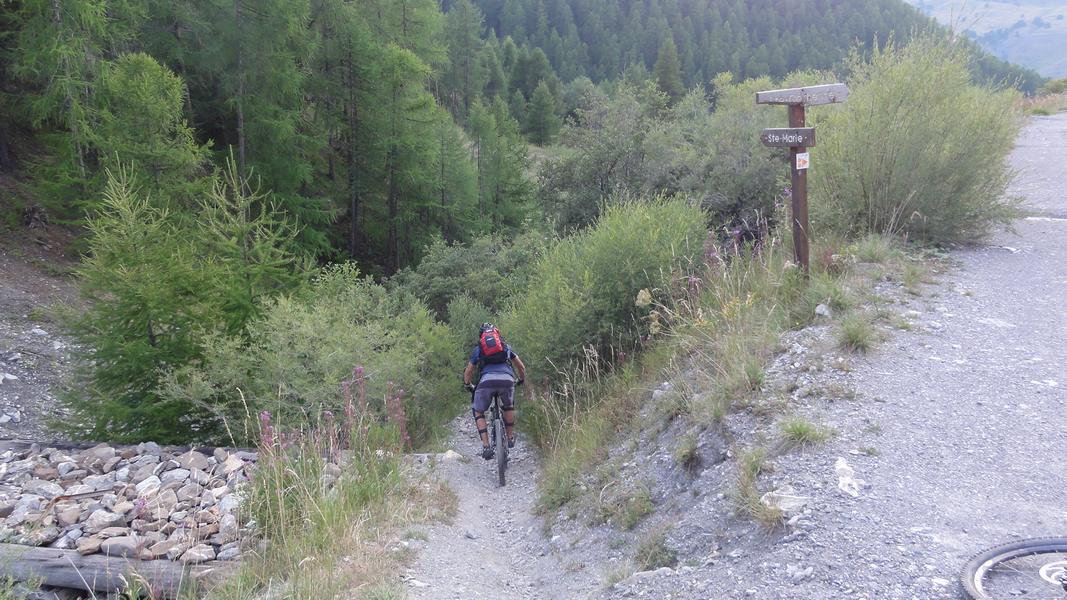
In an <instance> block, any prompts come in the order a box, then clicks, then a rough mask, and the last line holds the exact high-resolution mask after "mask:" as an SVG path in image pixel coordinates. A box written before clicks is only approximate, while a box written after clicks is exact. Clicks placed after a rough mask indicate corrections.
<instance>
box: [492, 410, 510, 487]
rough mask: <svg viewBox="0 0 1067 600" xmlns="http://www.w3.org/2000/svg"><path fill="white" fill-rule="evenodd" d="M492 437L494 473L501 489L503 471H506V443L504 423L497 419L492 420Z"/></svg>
mask: <svg viewBox="0 0 1067 600" xmlns="http://www.w3.org/2000/svg"><path fill="white" fill-rule="evenodd" d="M493 437H495V438H496V473H497V477H498V478H499V483H500V486H501V487H503V486H504V471H507V469H508V441H507V436H506V435H504V421H503V420H501V419H500V418H499V417H498V418H496V419H494V420H493Z"/></svg>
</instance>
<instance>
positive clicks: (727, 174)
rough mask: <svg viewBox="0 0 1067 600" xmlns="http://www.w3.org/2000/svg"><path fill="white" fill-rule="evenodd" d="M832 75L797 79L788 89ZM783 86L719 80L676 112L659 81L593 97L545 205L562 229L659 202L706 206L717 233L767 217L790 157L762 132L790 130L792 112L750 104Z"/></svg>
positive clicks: (552, 168)
mask: <svg viewBox="0 0 1067 600" xmlns="http://www.w3.org/2000/svg"><path fill="white" fill-rule="evenodd" d="M826 77H827V75H825V74H822V73H811V72H804V73H795V74H793V75H791V76H790V78H789V81H787V82H785V83H784V84H783V85H786V86H788V85H803V84H808V85H810V84H813V83H821V82H824V81H826ZM777 85H778V84H776V83H775V82H773V81H772V80H771V79H770V78H767V77H762V78H758V79H748V80H745V81H734V79H733V77H732V76H731V75H730V74H729V73H726V74H720V75H719V76H717V77H716V78H715V79H714V81H712V82H711V86H710V88H709V89H708V90H704V89H702V88H699V87H698V88H696V89H694V90H692V91H690V92H689V93H688V94H686V95H685V97H683V98H682V99H681V100H680V101H678V102H677V103H676V104H674V106H671V107H668V102H667V98H666V96H665V95H664V94H663V93H662V92H660V91H659V90H658V89H657V88H656V86H655V84H654V83H651V82H646V83H645V84H638V85H634V84H631V83H623V84H620V85H619V86H618V88H617V89H616V91H615V93H614V94H613V95H612V96H611V97H610V98H609V97H604V96H595V95H594V96H589V97H588V98H587V103H586V105H585V106H583V107H581V108H578V109H577V110H576V111H575V118H574V119H573V120H572V121H571V122H570V123H568V125H567V126H566V127H565V129H564V132H563V136H562V138H563V143H564V144H565V145H566V147H567V150H568V151H567V152H566V153H563V154H561V155H560V156H558V157H556V158H555V159H553V160H550V161H548V162H547V164H546V165H545V167H544V169H543V170H542V182H543V185H542V187H541V191H540V194H541V198H542V202H543V204H544V205H545V206H546V207H547V208H548V210H549V211H551V212H552V213H553V215H554V217H555V221H556V224H557V226H558V227H559V228H560V229H561V230H564V231H567V230H570V229H573V228H581V227H585V226H587V225H589V224H591V223H592V222H593V221H594V220H595V219H596V217H597V216H598V215H599V213H600V210H601V208H602V207H603V206H605V205H611V204H615V203H618V202H621V201H626V200H633V199H642V198H655V197H657V196H659V195H676V196H680V197H683V198H685V199H686V200H688V201H690V202H692V203H694V204H699V205H700V206H701V207H703V208H704V209H705V211H707V212H708V213H709V215H710V217H711V222H712V223H713V224H714V225H715V226H719V225H720V224H721V223H723V222H731V223H737V222H740V221H742V220H749V221H751V220H752V219H754V218H755V217H756V216H757V215H759V214H762V215H767V214H769V213H770V212H771V211H772V209H773V204H774V201H775V198H776V196H777V194H778V193H779V192H780V190H781V185H780V183H779V181H780V179H781V176H782V173H783V170H784V169H785V160H786V156H787V154H786V153H784V152H781V151H779V150H777V149H773V148H767V147H766V146H764V145H763V144H761V143H760V141H759V133H760V131H761V130H762V129H763V128H765V127H780V126H784V125H785V111H783V110H781V109H780V108H777V107H769V106H762V105H757V104H755V103H754V102H753V101H752V97H753V95H754V94H755V92H756V91H757V90H761V89H771V88H774V87H776V86H777ZM709 99H713V100H711V101H709Z"/></svg>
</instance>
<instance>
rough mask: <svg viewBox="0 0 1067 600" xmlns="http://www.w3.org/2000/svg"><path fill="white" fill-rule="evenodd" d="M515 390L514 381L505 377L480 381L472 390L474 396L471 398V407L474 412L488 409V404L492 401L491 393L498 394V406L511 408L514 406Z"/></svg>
mask: <svg viewBox="0 0 1067 600" xmlns="http://www.w3.org/2000/svg"><path fill="white" fill-rule="evenodd" d="M514 392H515V382H514V381H509V380H506V379H489V380H486V381H482V382H480V383H479V384H478V388H477V389H475V390H474V398H473V399H472V400H471V407H472V408H474V410H475V411H476V412H485V411H487V410H489V404H490V403H492V401H493V394H499V395H500V408H502V409H503V408H512V407H514V406H515V399H514V397H513V394H514Z"/></svg>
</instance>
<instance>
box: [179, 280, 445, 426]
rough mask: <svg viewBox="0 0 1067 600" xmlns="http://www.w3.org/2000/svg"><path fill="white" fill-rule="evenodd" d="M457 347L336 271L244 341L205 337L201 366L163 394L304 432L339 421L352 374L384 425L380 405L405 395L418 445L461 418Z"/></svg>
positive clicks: (432, 325) (269, 313)
mask: <svg viewBox="0 0 1067 600" xmlns="http://www.w3.org/2000/svg"><path fill="white" fill-rule="evenodd" d="M455 346H456V342H455V339H454V338H453V337H452V335H451V332H450V331H449V329H448V328H447V327H446V326H444V325H442V324H440V323H437V322H436V321H435V320H434V319H433V318H432V316H431V313H430V311H429V310H428V309H427V308H426V307H425V306H424V305H423V304H422V303H421V302H420V301H418V300H417V299H415V298H413V297H411V296H409V295H405V294H398V293H390V292H389V291H388V290H386V289H385V288H384V287H383V286H381V285H378V284H376V283H374V282H373V281H372V280H370V279H369V278H365V277H362V276H361V275H360V273H359V271H358V270H357V269H356V267H355V266H353V265H351V264H346V265H336V266H332V267H328V268H325V269H323V270H322V271H321V272H320V274H319V275H318V276H317V277H316V278H315V279H314V281H313V282H312V283H311V285H310V286H309V287H308V288H307V289H306V290H303V291H302V292H301V293H300V294H299V295H296V296H283V297H280V298H278V299H275V300H272V301H270V302H268V303H267V304H266V306H265V307H264V312H263V316H262V317H261V318H259V319H256V320H255V321H253V322H251V323H250V324H249V325H248V328H247V333H246V334H245V335H244V336H227V335H216V336H212V337H211V338H210V340H209V343H208V344H207V348H206V350H205V352H204V357H203V360H202V361H201V362H200V363H199V364H196V365H192V366H189V367H185V368H182V369H179V370H178V371H176V372H175V373H173V374H172V375H170V376H169V377H168V378H167V382H166V383H167V385H166V387H165V389H164V392H165V395H166V396H167V397H168V398H170V399H172V400H174V401H178V402H183V403H191V404H195V405H205V406H210V407H211V408H212V410H213V411H215V412H216V414H218V415H219V416H220V417H222V418H226V419H228V420H230V421H235V422H242V421H244V417H245V415H246V414H247V411H248V408H249V407H250V408H252V409H254V411H260V410H264V409H266V410H269V411H270V412H271V413H272V414H273V415H274V416H275V418H276V419H277V421H278V422H279V423H281V424H283V425H284V426H288V427H292V426H303V425H304V424H306V423H318V422H319V421H320V419H321V417H322V415H323V413H324V412H326V411H331V412H332V413H334V414H340V413H341V412H342V411H343V408H344V403H343V400H342V394H341V382H342V381H344V380H347V379H350V378H352V377H353V369H354V367H356V366H357V365H360V366H362V367H363V376H364V377H365V379H364V380H363V383H364V384H365V387H366V394H367V400H368V405H369V407H370V409H371V410H373V411H374V412H375V413H376V414H377V415H379V416H384V415H385V413H386V407H385V399H386V397H387V396H395V395H397V394H399V393H400V390H404V409H405V411H406V416H407V430H408V433H409V434H410V435H411V437H412V440H413V441H414V442H415V443H416V444H420V443H424V442H426V441H428V440H430V439H431V438H432V436H433V434H434V433H435V426H437V425H439V424H440V423H443V422H445V421H446V420H447V419H448V418H450V417H451V416H453V415H454V413H455V412H456V411H457V410H458V408H459V403H458V402H455V403H452V402H449V401H448V399H449V398H450V397H452V398H456V399H457V400H459V399H461V398H462V394H459V393H458V390H459V388H458V385H457V384H458V381H459V379H458V374H459V371H460V369H462V363H461V362H460V361H461V359H462V358H463V357H462V356H460V355H459V354H457V353H456V352H455ZM238 390H240V392H238ZM231 433H232V434H233V435H235V436H241V437H246V436H247V435H248V434H247V433H245V432H240V431H233V430H231Z"/></svg>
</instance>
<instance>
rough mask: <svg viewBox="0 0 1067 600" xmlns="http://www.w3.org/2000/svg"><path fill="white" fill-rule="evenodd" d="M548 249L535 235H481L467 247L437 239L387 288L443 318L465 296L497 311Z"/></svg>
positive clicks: (522, 284) (525, 279)
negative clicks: (410, 296) (509, 237)
mask: <svg viewBox="0 0 1067 600" xmlns="http://www.w3.org/2000/svg"><path fill="white" fill-rule="evenodd" d="M546 245H547V242H546V240H545V238H544V236H543V235H542V234H540V233H539V232H537V231H528V232H526V233H524V234H522V235H520V236H518V237H516V238H514V239H512V240H510V241H504V240H502V239H500V238H499V237H493V236H485V237H480V238H478V239H476V240H474V241H473V242H471V243H470V245H467V246H464V245H460V244H446V243H445V242H444V241H442V240H437V241H435V242H434V243H433V244H431V245H430V246H429V247H427V248H426V254H425V256H424V257H423V258H422V260H421V261H420V262H419V264H418V266H416V267H414V268H408V269H404V270H403V271H401V272H400V273H398V274H397V275H396V276H395V277H393V279H392V280H391V281H390V282H389V287H390V288H398V289H400V290H403V291H406V292H408V293H410V294H413V295H415V296H417V297H419V298H421V299H422V300H423V301H424V302H425V303H426V305H427V306H429V308H430V309H431V310H433V311H435V312H436V313H437V314H438V315H440V316H442V317H444V316H445V315H446V314H449V313H448V311H449V303H450V302H452V300H454V299H456V298H459V297H461V296H467V297H469V298H472V299H474V300H476V301H477V302H479V303H481V304H482V305H484V306H485V307H487V308H488V309H489V310H490V311H491V312H494V313H497V312H499V311H501V310H502V309H503V308H504V307H505V306H506V305H507V303H508V301H509V300H510V299H511V298H513V297H514V296H515V295H516V293H518V292H520V291H521V290H523V289H524V288H526V286H527V285H528V284H529V280H530V275H531V273H532V270H533V264H534V263H535V262H536V261H537V257H538V256H540V255H541V253H542V252H543V251H544V248H545V246H546Z"/></svg>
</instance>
